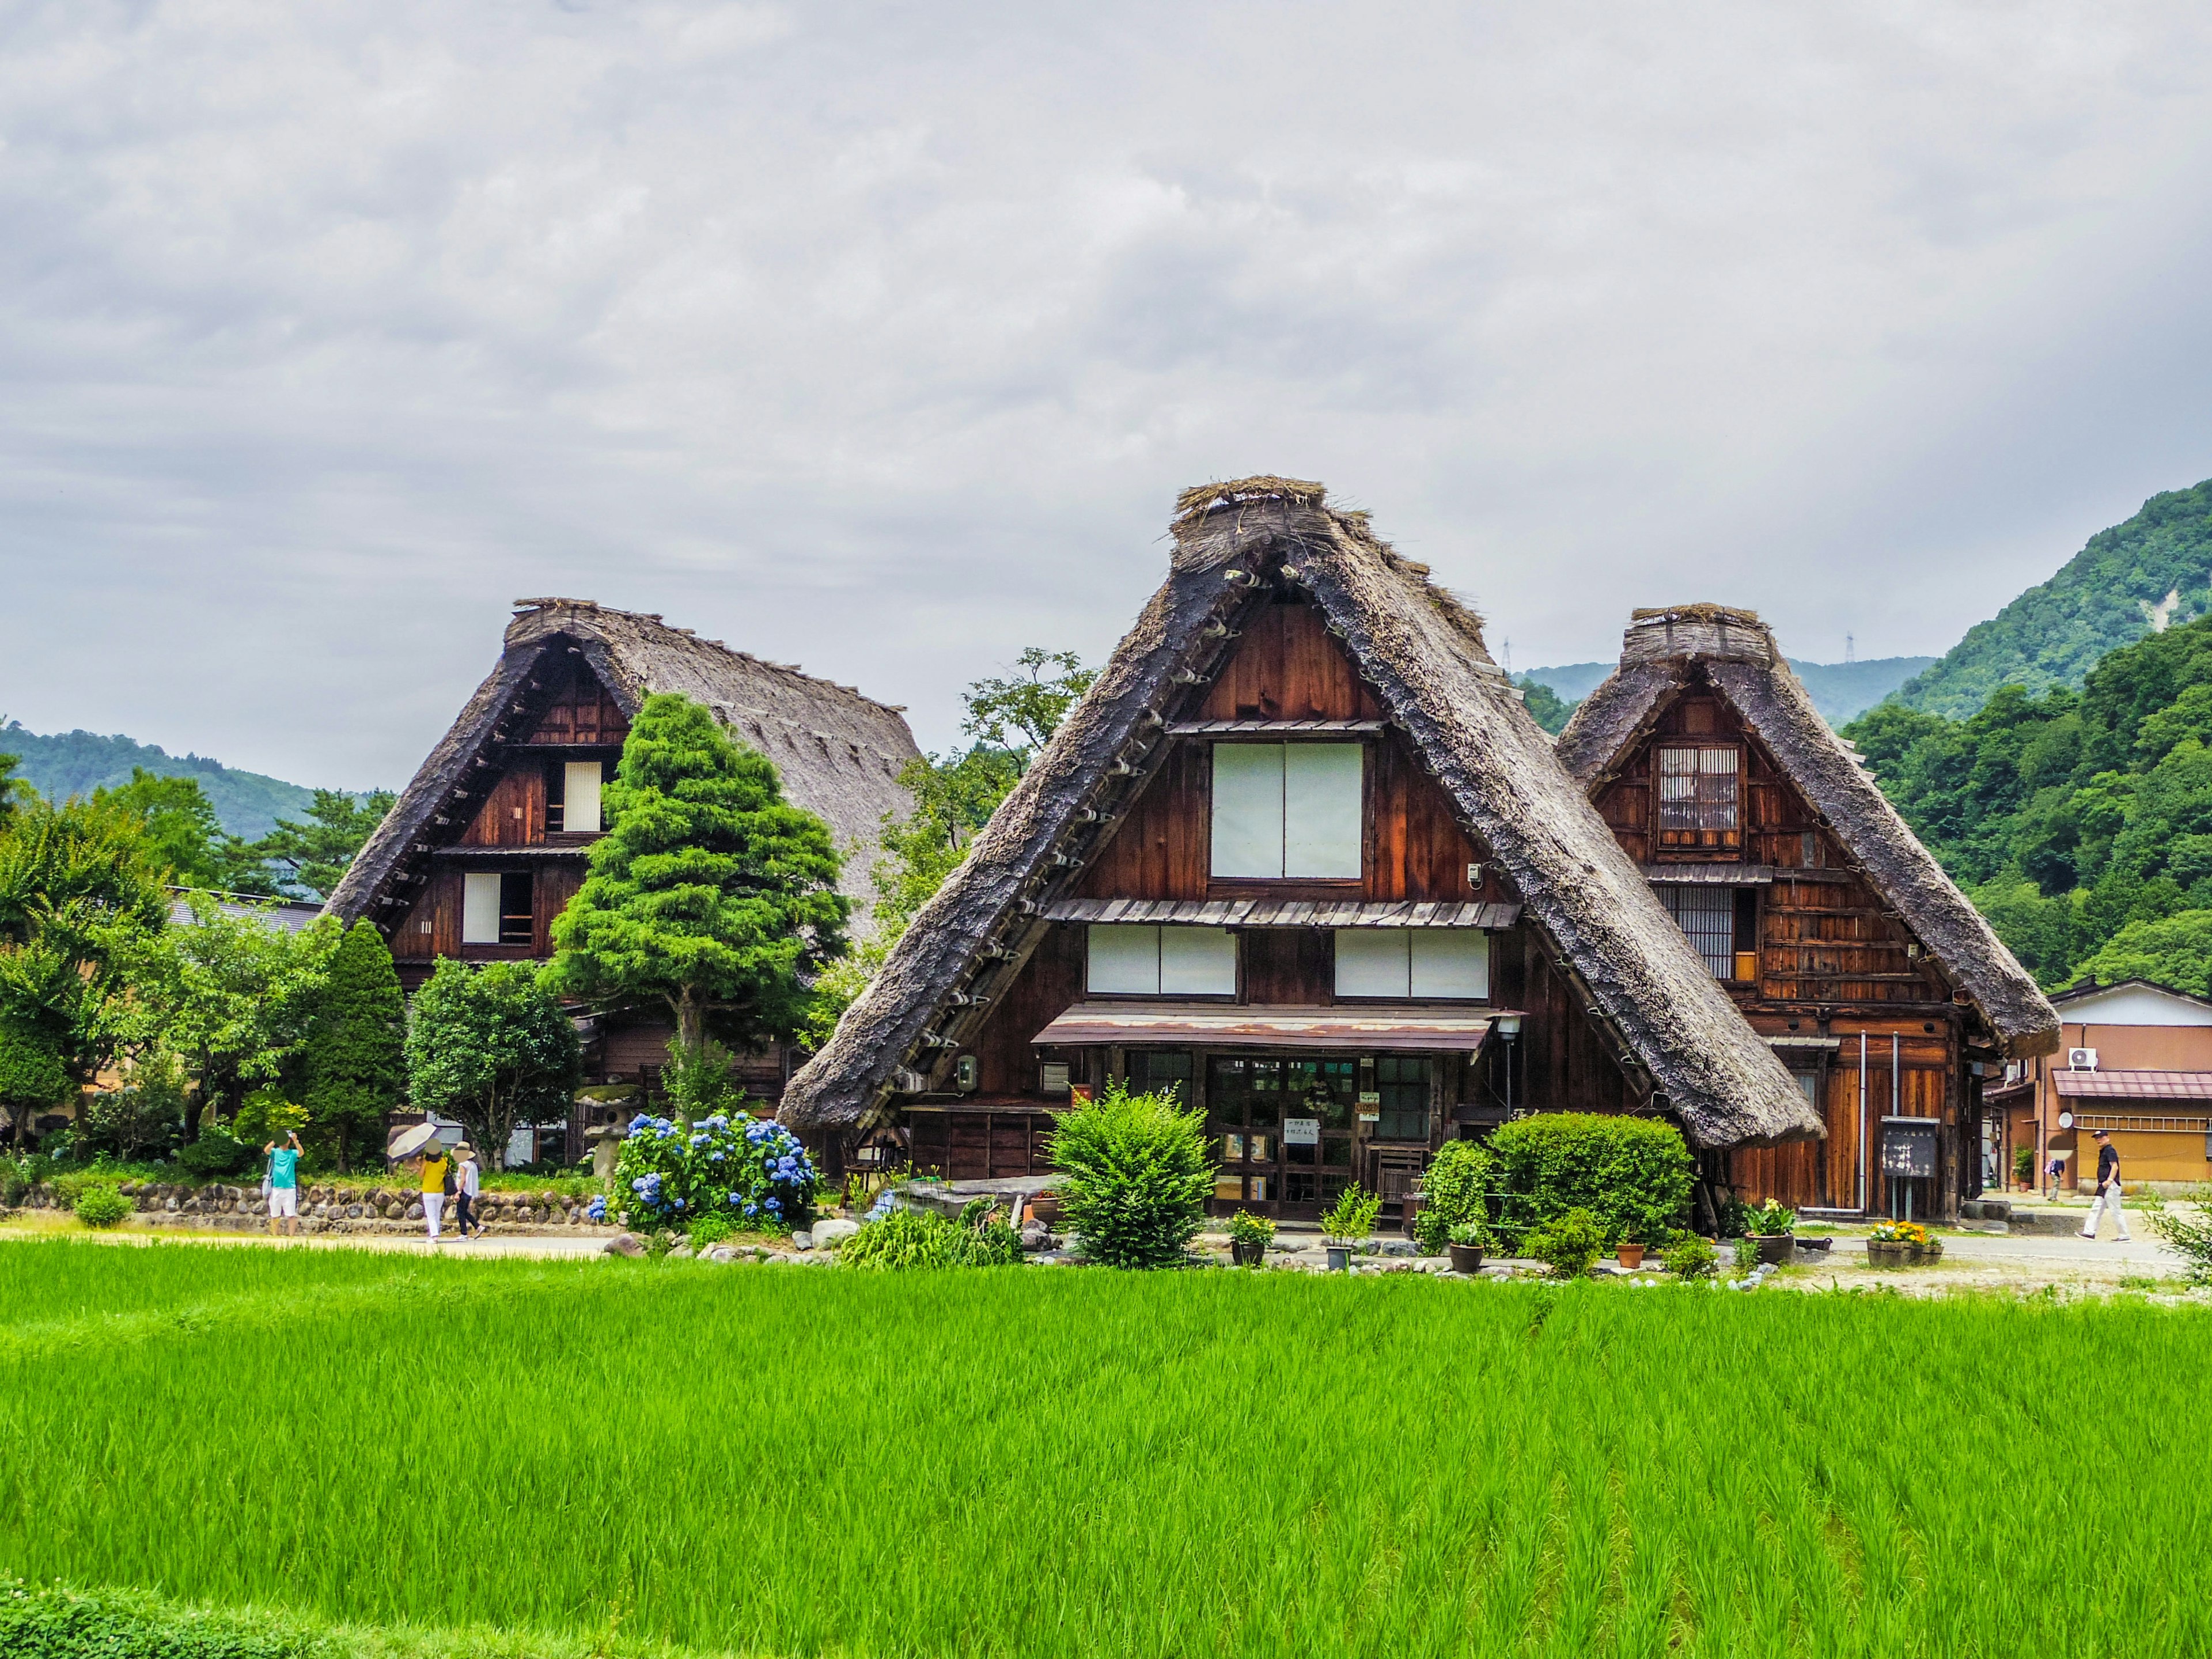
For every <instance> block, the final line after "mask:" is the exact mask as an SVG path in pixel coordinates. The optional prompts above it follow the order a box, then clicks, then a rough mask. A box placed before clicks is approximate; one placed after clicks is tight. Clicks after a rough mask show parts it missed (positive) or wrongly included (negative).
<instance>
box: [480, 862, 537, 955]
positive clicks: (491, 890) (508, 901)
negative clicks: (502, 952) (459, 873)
mask: <svg viewBox="0 0 2212 1659" xmlns="http://www.w3.org/2000/svg"><path fill="white" fill-rule="evenodd" d="M532 888H533V884H532V881H531V878H530V872H528V871H527V870H511V871H507V872H503V873H501V874H493V873H491V872H484V873H482V874H473V873H472V874H470V875H465V876H464V877H462V878H461V943H462V944H464V945H531V944H533V943H535V942H536V936H537V935H536V918H535V916H534V915H532V908H531V902H532Z"/></svg>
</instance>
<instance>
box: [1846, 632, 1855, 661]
mask: <svg viewBox="0 0 2212 1659" xmlns="http://www.w3.org/2000/svg"><path fill="white" fill-rule="evenodd" d="M1857 660H1858V651H1857V641H1855V640H1853V639H1852V638H1851V636H1850V635H1849V634H1846V635H1844V661H1845V662H1847V663H1851V662H1857Z"/></svg>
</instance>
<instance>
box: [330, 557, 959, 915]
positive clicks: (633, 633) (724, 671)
mask: <svg viewBox="0 0 2212 1659" xmlns="http://www.w3.org/2000/svg"><path fill="white" fill-rule="evenodd" d="M516 605H517V607H518V609H517V612H516V615H515V617H514V620H513V621H512V622H511V623H508V624H507V641H506V646H505V648H504V650H503V651H502V652H501V656H500V659H499V662H498V663H497V665H495V666H494V668H493V669H492V671H491V672H490V673H489V675H487V676H486V677H485V678H484V682H483V684H482V685H480V686H478V687H477V691H476V695H475V696H472V697H471V698H470V699H469V701H468V705H467V707H465V708H463V709H462V710H461V713H460V717H459V719H457V720H454V722H453V727H452V729H451V730H450V731H448V732H447V733H446V735H445V736H444V737H443V738H440V739H439V740H438V744H437V746H436V747H435V749H433V750H431V751H430V755H429V758H428V759H427V760H425V761H424V762H423V763H422V769H420V770H419V771H417V772H416V774H415V778H414V781H412V782H411V783H410V784H409V785H408V786H407V789H406V793H404V794H403V795H401V796H400V798H399V800H398V805H395V806H393V808H392V811H391V812H390V813H389V814H388V815H387V816H386V818H385V820H384V822H383V823H381V824H380V825H379V826H378V827H377V830H376V833H375V834H374V835H373V836H370V837H369V840H368V845H367V846H365V847H364V848H362V851H361V855H360V856H359V857H358V858H356V860H354V862H353V866H352V868H351V869H349V871H347V872H346V876H345V879H344V880H343V881H342V882H340V883H339V884H338V890H337V892H335V893H333V894H332V895H331V902H330V906H329V908H330V909H331V911H332V912H333V913H334V914H336V915H338V916H341V917H343V919H344V920H345V921H349V922H350V921H353V920H354V919H355V918H356V917H357V916H362V915H368V916H371V917H374V918H376V919H378V920H380V921H385V920H389V919H390V918H391V917H392V916H397V915H400V914H401V913H402V910H401V907H402V906H404V903H406V902H408V901H410V900H411V899H412V898H413V896H415V891H416V887H415V884H416V883H418V882H419V881H420V880H421V879H422V869H421V865H422V860H423V859H424V858H425V857H426V856H427V854H428V853H429V852H430V851H431V849H432V848H433V847H434V846H435V845H439V844H442V843H443V842H447V841H448V840H450V839H451V837H452V836H453V834H454V833H455V831H453V829H450V828H448V829H445V830H443V831H441V830H440V829H438V828H437V827H436V826H437V825H438V823H439V820H440V819H441V818H445V819H447V820H449V821H451V822H454V823H466V822H467V815H468V814H469V813H471V812H473V811H474V810H475V806H474V802H473V800H471V801H470V802H468V803H465V804H464V805H462V806H461V807H460V809H459V816H458V817H457V816H456V813H455V811H453V807H452V805H451V804H452V803H453V802H455V801H456V799H458V798H459V794H460V793H461V792H462V791H463V790H469V791H471V793H472V794H474V793H476V792H477V790H479V789H480V785H479V784H477V782H475V781H474V779H475V778H477V776H478V775H483V776H496V775H497V772H496V770H495V768H496V767H497V766H498V763H499V760H500V756H501V751H502V750H503V749H504V748H505V747H506V746H507V744H515V743H520V742H523V741H525V740H526V738H528V736H529V734H530V730H531V727H532V724H533V723H534V721H535V720H536V719H537V715H538V705H539V704H540V703H541V702H543V701H544V696H545V688H546V687H548V686H550V685H552V684H556V683H558V682H559V681H561V680H564V679H565V678H566V677H567V669H566V664H567V661H568V653H569V652H570V651H571V650H574V651H576V652H578V653H580V654H581V656H582V658H583V660H584V661H585V662H586V664H588V665H590V667H591V669H592V671H593V672H594V673H595V674H597V675H598V676H599V681H600V683H601V684H604V685H605V687H606V689H607V690H608V691H609V692H610V693H611V694H612V696H613V697H614V699H615V701H616V702H617V704H619V705H620V707H621V708H622V709H623V713H624V714H627V715H629V716H630V717H632V718H635V715H636V714H637V711H638V709H639V708H640V707H641V706H642V705H643V703H644V702H645V700H646V698H647V696H651V695H652V694H653V693H654V692H659V691H680V692H682V693H683V694H684V696H688V697H690V698H692V699H694V700H695V701H696V702H703V703H705V704H706V705H707V706H708V708H712V709H713V710H714V713H715V714H716V716H717V717H718V718H719V719H720V720H721V722H722V724H723V725H724V726H726V727H727V728H728V730H729V732H730V734H731V735H732V737H734V738H737V739H738V742H740V743H742V744H746V745H747V746H748V747H750V748H752V749H756V750H759V751H760V752H761V753H762V754H764V755H766V756H767V757H769V759H770V760H772V761H774V762H775V766H776V770H777V772H778V773H779V774H780V775H781V778H782V781H783V792H784V795H785V798H786V799H789V800H791V801H793V802H794V803H795V804H797V805H800V806H803V807H805V808H806V809H807V810H808V811H811V812H814V813H817V814H818V815H819V816H820V817H822V818H823V819H824V820H826V821H827V822H828V823H829V827H830V829H832V830H833V831H834V832H835V833H836V837H837V841H838V843H839V845H840V846H841V847H844V848H855V847H857V848H858V849H859V850H858V851H857V852H853V851H848V854H847V857H846V860H845V870H844V874H843V877H842V880H841V881H840V883H839V885H840V886H841V888H842V890H843V891H844V892H845V894H846V896H848V897H850V898H852V899H854V901H856V903H855V907H854V927H855V930H856V931H860V932H865V931H866V915H865V912H864V911H863V910H862V909H861V908H860V902H861V901H864V900H865V899H866V896H867V895H868V894H869V892H870V887H869V883H868V866H869V864H870V863H871V861H872V858H873V855H874V848H875V846H876V842H877V835H878V830H879V829H880V828H881V826H882V822H883V816H884V813H886V812H897V813H903V812H905V811H908V809H909V808H910V806H911V805H912V802H911V800H910V799H908V795H907V792H906V791H905V790H904V789H903V788H902V787H900V785H899V782H898V774H899V771H900V769H902V767H904V766H905V764H906V763H907V762H908V761H909V760H912V759H913V758H914V757H915V754H916V753H917V752H918V751H917V750H915V743H914V733H913V732H909V731H908V729H907V724H906V720H904V718H903V717H902V714H901V713H900V711H899V710H898V709H896V708H891V707H890V706H889V705H888V704H884V703H880V702H875V701H873V700H872V699H871V698H868V697H864V696H861V695H860V693H859V692H858V691H856V690H854V689H853V688H852V687H851V686H848V685H836V684H831V683H830V682H829V681H828V680H818V679H815V678H812V677H811V676H810V675H807V674H803V673H801V672H800V671H799V670H798V669H796V668H793V667H792V666H790V665H787V664H784V663H775V662H768V661H764V660H763V659H761V658H758V657H755V656H752V655H750V654H748V653H745V652H743V651H732V650H731V649H730V648H729V647H727V646H726V645H724V644H722V643H721V642H720V641H718V640H702V639H701V638H699V637H698V636H697V635H695V634H693V633H692V632H691V631H690V629H684V628H671V627H669V626H668V625H667V624H666V623H664V622H662V621H661V619H660V618H659V617H653V616H641V615H640V614H638V613H637V612H635V611H616V610H611V609H610V608H609V607H607V606H605V605H594V604H593V603H592V601H590V600H589V599H519V600H517V601H516Z"/></svg>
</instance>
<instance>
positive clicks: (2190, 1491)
mask: <svg viewBox="0 0 2212 1659" xmlns="http://www.w3.org/2000/svg"><path fill="white" fill-rule="evenodd" d="M2208 1359H2212V1318H2208V1317H2207V1316H2205V1315H2204V1314H2203V1313H2202V1312H2201V1311H2199V1310H2186V1309H2183V1310H2175V1309H2165V1308H2158V1307H2153V1306H2149V1305H2145V1304H2131V1303H2129V1302H2125V1301H2122V1302H2118V1303H2112V1304H2070V1305H2051V1304H2037V1303H2033V1302H2020V1301H2008V1300H1998V1299H1990V1298H1957V1299H1951V1300H1943V1301H1933V1302H1923V1301H1913V1300H1907V1299H1903V1298H1899V1297H1888V1296H1881V1295H1861V1296H1850V1295H1835V1296H1815V1295H1779V1294H1774V1293H1761V1294H1759V1295H1756V1296H1738V1295H1734V1294H1729V1293H1726V1292H1706V1291H1695V1290H1691V1289H1686V1288H1685V1289H1666V1290H1646V1291H1637V1290H1632V1289H1628V1288H1625V1287H1616V1286H1607V1285H1595V1284H1593V1285H1578V1286H1574V1287H1570V1288H1566V1289H1557V1288H1553V1287H1547V1286H1538V1285H1511V1286H1508V1285H1489V1284H1463V1283H1443V1282H1434V1281H1429V1280H1425V1279H1411V1278H1407V1279H1361V1280H1346V1279H1328V1278H1320V1277H1307V1276H1292V1275H1282V1274H1254V1273H1226V1272H1215V1273H1186V1274H1176V1275H1152V1276H1141V1275H1117V1274H1111V1273H1105V1272H1103V1271H1091V1272H1074V1271H1065V1270H1060V1271H1054V1270H1041V1269H1034V1268H1009V1269H1000V1270H995V1271H982V1272H968V1273H936V1274H908V1275H901V1274H864V1273H841V1272H837V1271H834V1270H825V1269H818V1268H817V1269H805V1270H802V1269H796V1268H789V1267H708V1266H706V1265H703V1264H687V1263H678V1262H658V1263H656V1262H653V1261H635V1262H633V1261H613V1260H595V1261H589V1262H575V1263H544V1262H516V1261H433V1260H422V1259H419V1258H394V1257H390V1256H384V1255H369V1254H366V1253H364V1254H360V1255H354V1254H349V1253H343V1252H312V1253H311V1252H306V1251H298V1252H252V1251H242V1250H236V1249H207V1248H195V1247H191V1246H186V1245H162V1246H158V1247H154V1248H150V1249H112V1248H102V1247H100V1246H93V1245H82V1244H66V1243H17V1244H0V1575H6V1574H14V1575H17V1576H20V1577H24V1578H28V1579H51V1578H57V1577H58V1578H62V1579H65V1580H67V1581H69V1582H70V1583H76V1584H79V1585H85V1586H94V1585H116V1586H132V1587H137V1588H139V1589H145V1590H149V1591H154V1592H156V1593H158V1594H160V1595H164V1596H167V1597H172V1598H176V1599H178V1600H180V1601H191V1602H196V1603H205V1604H212V1605H216V1606H224V1607H241V1608H244V1607H252V1608H260V1609H275V1610H279V1611H282V1612H284V1613H289V1614H291V1615H293V1616H295V1617H297V1618H298V1619H300V1620H303V1621H308V1622H313V1623H320V1624H328V1625H346V1626H407V1627H410V1628H422V1627H428V1628H430V1629H433V1630H435V1629H438V1628H445V1629H449V1630H452V1631H454V1632H463V1631H467V1630H471V1629H475V1630H482V1629H484V1628H487V1627H491V1628H497V1629H500V1630H501V1631H504V1632H509V1633H510V1635H515V1634H519V1635H520V1638H523V1640H524V1642H525V1645H526V1646H527V1643H528V1638H530V1637H531V1636H532V1635H533V1634H535V1635H536V1636H538V1637H539V1638H543V1642H544V1649H545V1650H547V1651H556V1650H557V1651H563V1652H568V1651H582V1650H587V1649H588V1650H598V1651H600V1652H603V1653H604V1652H612V1653H617V1654H619V1653H621V1652H623V1651H624V1649H625V1645H626V1644H637V1645H638V1646H639V1647H640V1648H641V1649H642V1648H643V1647H644V1646H646V1645H647V1644H673V1645H675V1646H678V1647H681V1648H690V1649H696V1650H702V1651H715V1652H723V1651H727V1652H737V1653H745V1654H761V1655H778V1656H783V1655H789V1656H812V1655H840V1656H845V1655H854V1656H859V1655H867V1656H874V1655H918V1656H942V1655H978V1656H980V1655H993V1656H998V1655H1014V1656H1028V1655H1038V1656H1055V1659H1057V1656H1071V1659H1073V1656H1091V1655H1101V1656H1103V1655H1109V1654H1110V1655H1115V1656H1124V1655H1139V1656H1161V1659H1166V1656H1184V1655H1223V1656H1285V1659H1288V1656H1293V1655H1295V1656H1298V1659H1313V1656H1340V1655H1341V1656H1374V1659H1423V1656H1431V1655H1439V1656H1440V1655H1462V1654H1467V1655H1480V1656H1550V1655H1574V1656H1577V1659H1579V1656H1588V1655H1601V1656H1660V1655H1673V1654H1688V1655H1699V1656H1703V1655H1713V1656H1722V1655H1727V1656H1744V1659H1766V1656H1782V1655H1805V1656H1823V1659H1825V1656H1853V1655H1867V1656H1881V1659H1893V1656H1917V1655H1942V1656H1950V1655H1962V1656H1963V1655H1975V1656H1997V1655H2014V1654H2028V1653H2033V1654H2038V1655H2051V1656H2091V1655H2101V1654H2115V1655H2117V1654H2121V1653H2125V1654H2126V1655H2127V1656H2129V1659H2160V1656H2169V1655H2170V1656H2181V1655H2185V1654H2186V1655H2195V1654H2202V1653H2203V1652H2205V1651H2207V1650H2212V1598H2207V1597H2206V1596H2205V1595H2203V1583H2202V1557H2203V1541H2204V1540H2205V1539H2206V1538H2207V1537H2208V1536H2212V1481H2208V1480H2207V1479H2206V1470H2207V1468H2208V1462H2207V1457H2206V1451H2205V1445H2204V1438H2203V1427H2202V1424H2203V1410H2202V1407H2203V1389H2204V1386H2205V1385H2204V1378H2205V1376H2206V1375H2207V1370H2208V1366H2207V1362H2208ZM610 1629H612V1630H614V1631H616V1632H617V1637H616V1638H615V1639H613V1640H612V1641H609V1640H607V1639H605V1638H604V1637H603V1636H597V1635H594V1633H595V1632H606V1631H608V1630H610ZM580 1643H581V1644H586V1647H585V1648H580V1647H579V1644H580Z"/></svg>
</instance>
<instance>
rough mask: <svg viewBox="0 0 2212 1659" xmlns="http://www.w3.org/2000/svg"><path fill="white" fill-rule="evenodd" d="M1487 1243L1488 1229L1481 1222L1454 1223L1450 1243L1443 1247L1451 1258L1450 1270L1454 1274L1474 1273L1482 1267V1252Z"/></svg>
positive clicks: (1488, 1238)
mask: <svg viewBox="0 0 2212 1659" xmlns="http://www.w3.org/2000/svg"><path fill="white" fill-rule="evenodd" d="M1489 1243H1490V1229H1489V1228H1487V1227H1486V1226H1484V1225H1482V1223H1481V1222H1480V1221H1460V1222H1455V1223H1454V1224H1453V1225H1452V1230H1451V1238H1450V1242H1449V1243H1447V1244H1446V1245H1445V1246H1444V1249H1445V1252H1446V1254H1448V1255H1449V1256H1450V1257H1451V1270H1452V1271H1453V1272H1454V1273H1473V1272H1474V1271H1475V1270H1476V1269H1477V1268H1479V1267H1481V1266H1482V1252H1483V1250H1484V1249H1486V1247H1487V1246H1488V1245H1489Z"/></svg>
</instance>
